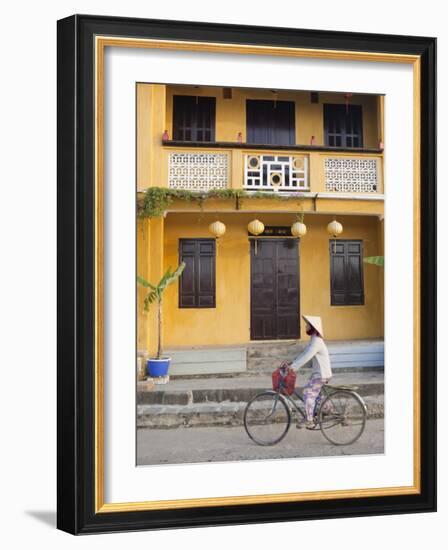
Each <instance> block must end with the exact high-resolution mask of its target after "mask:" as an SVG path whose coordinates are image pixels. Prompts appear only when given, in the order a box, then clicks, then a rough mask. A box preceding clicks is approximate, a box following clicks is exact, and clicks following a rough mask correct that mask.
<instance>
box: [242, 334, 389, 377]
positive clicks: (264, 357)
mask: <svg viewBox="0 0 448 550" xmlns="http://www.w3.org/2000/svg"><path fill="white" fill-rule="evenodd" d="M305 346H306V344H305V343H286V342H285V343H283V344H279V343H277V342H275V343H261V344H253V345H251V346H249V347H248V350H247V369H248V371H252V372H253V371H257V372H267V371H272V370H273V368H276V367H277V366H278V365H279V364H280V363H281V362H282V361H285V360H287V361H292V360H294V359H295V358H296V357H297V356H298V355H299V354H300V353H301V352H302V351H303V350H304V348H305ZM327 346H328V351H329V353H330V360H331V366H332V368H333V369H334V370H336V369H364V368H367V369H368V368H370V369H381V368H384V342H383V341H382V340H353V341H350V342H348V341H327Z"/></svg>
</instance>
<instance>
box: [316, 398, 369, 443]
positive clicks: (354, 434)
mask: <svg viewBox="0 0 448 550" xmlns="http://www.w3.org/2000/svg"><path fill="white" fill-rule="evenodd" d="M318 418H319V424H320V429H321V431H322V434H323V435H324V437H325V438H326V439H327V440H328V441H329V442H330V443H333V445H351V444H352V443H354V442H355V441H356V440H357V439H359V438H360V437H361V434H362V432H363V431H364V428H365V425H366V418H367V412H366V407H365V404H364V402H363V401H362V399H361V398H360V397H359V395H357V394H356V393H354V392H351V391H348V390H336V391H334V392H333V393H331V394H330V395H329V396H328V397H327V398H326V399H325V400H324V401H323V402H322V405H321V407H320V410H319V417H318Z"/></svg>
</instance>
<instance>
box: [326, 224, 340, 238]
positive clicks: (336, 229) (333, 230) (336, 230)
mask: <svg viewBox="0 0 448 550" xmlns="http://www.w3.org/2000/svg"><path fill="white" fill-rule="evenodd" d="M343 230H344V228H343V227H342V224H341V223H339V222H337V221H336V220H333V221H332V222H330V223H329V224H328V225H327V231H328V233H329V234H330V235H331V236H332V237H337V236H338V235H340V234H341V233H342V231H343Z"/></svg>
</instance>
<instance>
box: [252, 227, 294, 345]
mask: <svg viewBox="0 0 448 550" xmlns="http://www.w3.org/2000/svg"><path fill="white" fill-rule="evenodd" d="M299 320H300V311H299V249H298V241H297V240H296V239H281V238H279V239H276V238H271V239H262V238H260V239H257V240H256V241H255V240H251V329H250V331H251V339H252V340H281V339H293V338H299V335H300V323H299Z"/></svg>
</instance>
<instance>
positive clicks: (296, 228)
mask: <svg viewBox="0 0 448 550" xmlns="http://www.w3.org/2000/svg"><path fill="white" fill-rule="evenodd" d="M291 235H292V236H293V237H304V236H305V235H306V225H305V224H304V223H302V222H295V223H293V224H292V225H291Z"/></svg>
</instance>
